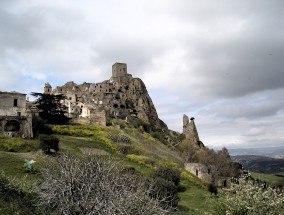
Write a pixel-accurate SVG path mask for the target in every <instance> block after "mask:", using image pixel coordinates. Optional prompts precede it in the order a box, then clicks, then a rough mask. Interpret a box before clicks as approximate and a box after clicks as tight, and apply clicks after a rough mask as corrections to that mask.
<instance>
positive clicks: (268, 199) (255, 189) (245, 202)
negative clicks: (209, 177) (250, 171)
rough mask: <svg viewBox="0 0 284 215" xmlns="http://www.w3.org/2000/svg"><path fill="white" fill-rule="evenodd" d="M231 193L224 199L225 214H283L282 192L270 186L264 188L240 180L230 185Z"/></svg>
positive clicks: (283, 196) (283, 195) (249, 181)
mask: <svg viewBox="0 0 284 215" xmlns="http://www.w3.org/2000/svg"><path fill="white" fill-rule="evenodd" d="M232 190H233V193H227V194H226V198H225V199H224V205H225V206H226V209H227V211H226V214H228V215H230V214H248V215H250V214H267V215H270V214H271V215H274V214H284V204H283V202H284V192H283V190H279V189H273V188H271V187H270V186H268V187H266V188H264V186H263V185H261V184H256V183H254V182H253V181H251V180H245V179H240V180H239V183H238V184H233V185H232Z"/></svg>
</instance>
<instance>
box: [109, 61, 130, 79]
mask: <svg viewBox="0 0 284 215" xmlns="http://www.w3.org/2000/svg"><path fill="white" fill-rule="evenodd" d="M125 76H127V64H126V63H115V64H113V65H112V80H113V81H119V80H120V78H122V77H125Z"/></svg>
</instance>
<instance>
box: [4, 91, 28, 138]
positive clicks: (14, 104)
mask: <svg viewBox="0 0 284 215" xmlns="http://www.w3.org/2000/svg"><path fill="white" fill-rule="evenodd" d="M0 133H1V134H4V135H7V136H12V137H23V138H32V137H33V131H32V116H31V114H30V113H29V111H27V108H26V94H22V93H18V92H0Z"/></svg>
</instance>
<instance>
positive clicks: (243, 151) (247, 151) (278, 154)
mask: <svg viewBox="0 0 284 215" xmlns="http://www.w3.org/2000/svg"><path fill="white" fill-rule="evenodd" d="M228 150H229V153H230V155H232V156H236V155H260V156H265V157H272V158H277V159H278V158H280V159H284V146H280V147H266V148H238V149H228Z"/></svg>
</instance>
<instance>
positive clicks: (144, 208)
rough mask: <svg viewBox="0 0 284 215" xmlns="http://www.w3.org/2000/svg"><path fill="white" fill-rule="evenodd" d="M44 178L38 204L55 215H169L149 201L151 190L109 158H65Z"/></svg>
mask: <svg viewBox="0 0 284 215" xmlns="http://www.w3.org/2000/svg"><path fill="white" fill-rule="evenodd" d="M41 174H42V176H43V181H42V183H40V185H39V190H38V192H39V199H38V202H39V205H43V206H45V207H46V209H50V211H52V212H53V213H54V214H68V215H69V214H70V215H72V214H86V215H91V214H106V215H110V214H111V215H113V214H141V215H143V214H147V215H148V214H167V213H168V210H166V209H163V208H161V206H160V200H158V199H152V198H150V197H149V193H150V191H151V190H150V189H151V187H150V188H149V186H145V184H144V183H143V182H142V181H141V180H140V179H139V177H138V176H136V175H135V174H133V173H130V172H129V171H126V170H123V169H121V168H119V167H118V165H116V164H115V162H114V160H112V159H110V158H108V157H101V158H97V157H91V156H88V157H85V158H78V157H73V156H70V155H64V156H62V157H60V158H58V159H56V162H55V163H54V164H52V165H50V166H47V167H45V168H43V169H42V171H41ZM146 187H148V188H146Z"/></svg>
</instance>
